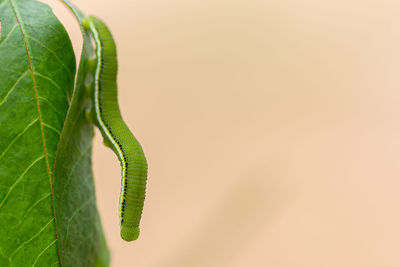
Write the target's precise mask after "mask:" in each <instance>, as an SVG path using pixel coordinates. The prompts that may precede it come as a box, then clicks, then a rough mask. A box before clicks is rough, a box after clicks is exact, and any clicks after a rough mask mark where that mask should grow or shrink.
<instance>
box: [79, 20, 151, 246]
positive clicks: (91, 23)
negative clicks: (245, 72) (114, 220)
mask: <svg viewBox="0 0 400 267" xmlns="http://www.w3.org/2000/svg"><path fill="white" fill-rule="evenodd" d="M84 24H85V26H86V27H88V28H89V29H90V31H91V33H92V36H93V39H94V41H95V44H96V69H95V77H94V94H93V99H94V101H93V107H92V116H93V115H94V116H93V117H95V118H93V119H94V123H95V125H96V126H97V127H98V128H99V129H100V131H101V133H102V135H103V138H104V144H105V145H107V146H109V147H110V148H111V149H112V150H113V151H114V152H115V153H116V154H117V156H118V158H119V160H120V163H121V168H122V181H121V195H120V200H119V218H120V227H121V237H122V239H124V240H125V241H132V240H136V239H137V238H138V237H139V223H140V218H141V216H142V210H143V204H144V198H145V193H146V181H147V161H146V158H145V156H144V153H143V150H142V147H141V145H140V144H139V142H138V141H137V140H136V138H135V137H134V136H133V134H132V133H131V131H130V130H129V128H128V127H127V125H126V124H125V122H124V121H123V120H122V116H121V112H120V110H119V106H118V99H117V82H116V79H117V64H118V63H117V54H116V45H115V42H114V39H113V37H112V35H111V32H110V30H109V29H108V28H107V26H106V25H105V24H104V23H103V22H102V21H101V20H99V19H97V18H94V17H88V18H87V19H86V20H85V22H84Z"/></svg>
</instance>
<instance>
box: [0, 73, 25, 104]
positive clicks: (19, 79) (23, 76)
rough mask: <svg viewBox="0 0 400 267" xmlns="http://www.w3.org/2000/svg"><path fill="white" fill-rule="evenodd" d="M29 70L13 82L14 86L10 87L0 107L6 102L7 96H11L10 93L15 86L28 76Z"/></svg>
mask: <svg viewBox="0 0 400 267" xmlns="http://www.w3.org/2000/svg"><path fill="white" fill-rule="evenodd" d="M28 71H29V70H26V71H25V72H24V73H23V74H22V75H21V76H19V78H18V79H17V80H16V81H15V83H14V85H13V86H12V87H11V89H10V90H9V91H8V92H7V94H6V95H5V96H4V98H3V100H1V101H0V106H1V105H3V104H4V102H6V100H7V98H8V96H9V95H10V94H11V92H12V91H14V89H15V88H16V87H17V85H18V84H19V82H20V81H21V80H22V79H23V78H25V76H26V75H27V74H28Z"/></svg>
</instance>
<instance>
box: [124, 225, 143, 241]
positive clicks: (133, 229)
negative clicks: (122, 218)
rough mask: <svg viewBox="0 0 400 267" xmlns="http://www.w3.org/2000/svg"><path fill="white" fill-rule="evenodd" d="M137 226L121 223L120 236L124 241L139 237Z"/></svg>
mask: <svg viewBox="0 0 400 267" xmlns="http://www.w3.org/2000/svg"><path fill="white" fill-rule="evenodd" d="M139 233H140V230H139V226H132V225H124V224H121V237H122V239H123V240H125V241H133V240H136V239H138V237H139Z"/></svg>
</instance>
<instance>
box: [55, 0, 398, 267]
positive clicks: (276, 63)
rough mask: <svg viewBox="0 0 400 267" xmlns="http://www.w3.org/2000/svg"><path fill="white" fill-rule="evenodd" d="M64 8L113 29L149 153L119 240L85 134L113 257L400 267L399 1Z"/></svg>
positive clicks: (138, 266) (185, 265)
mask: <svg viewBox="0 0 400 267" xmlns="http://www.w3.org/2000/svg"><path fill="white" fill-rule="evenodd" d="M47 2H52V6H53V7H54V10H55V11H56V13H57V14H58V15H59V16H60V17H61V18H62V20H63V21H64V23H65V25H66V26H67V28H68V31H69V32H70V33H71V35H72V38H73V41H74V45H75V48H76V49H78V50H79V45H80V37H79V35H80V33H79V29H78V27H77V24H76V23H75V22H74V21H73V19H72V16H71V15H70V14H69V13H68V11H66V10H65V9H64V8H62V6H61V5H60V4H59V3H58V2H57V1H54V0H51V1H50V0H48V1H47ZM74 2H75V3H76V4H77V5H78V6H79V7H80V8H81V9H82V10H83V11H84V12H86V13H88V14H89V13H90V14H96V15H97V16H98V17H100V18H102V19H104V20H105V21H106V22H107V23H108V25H109V27H110V28H111V29H112V31H113V33H114V36H115V39H116V41H117V44H118V52H119V60H120V72H119V87H120V88H119V92H120V93H119V94H120V105H121V109H122V113H123V115H124V118H125V120H126V122H127V123H128V125H129V126H130V127H131V128H132V129H133V132H134V133H135V135H136V136H137V137H138V138H139V140H141V143H142V144H143V147H144V149H145V152H146V155H147V157H148V161H149V168H150V169H149V171H150V173H149V182H148V197H147V199H146V203H145V210H144V214H143V219H142V235H141V237H140V239H139V240H138V241H137V242H133V243H125V242H123V241H122V240H121V239H120V237H119V226H118V217H117V215H118V214H117V213H118V212H117V210H118V197H119V187H120V169H119V163H118V161H117V159H116V157H115V156H114V155H113V153H112V152H111V150H109V149H107V148H106V147H104V146H102V144H101V138H100V135H99V132H97V135H96V138H95V146H94V172H95V175H96V185H97V198H98V204H99V209H100V212H101V217H102V219H103V225H104V228H105V232H106V237H107V239H108V244H109V246H110V249H111V251H112V256H113V257H112V266H113V267H124V266H129V267H130V266H135V267H147V266H149V267H204V266H206V267H208V266H212V267H214V266H215V267H217V266H218V267H221V266H222V267H224V266H229V267H239V266H240V267H244V266H261V267H263V266H272V267H281V266H282V267H294V266H296V267H298V266H299V267H302V266H304V267H322V266H323V267H338V266H345V267H347V266H348V267H354V266H362V267H368V266H374V267H392V266H393V267H398V266H400V254H399V248H400V212H399V211H400V194H399V191H400V179H399V176H400V105H399V103H400V1H398V0H393V1H390V0H375V1H369V0H362V1H361V0H331V1H329V0H327V1H321V0H297V1H295V0H279V1H278V0H252V1H249V0H168V1H167V0H118V1H117V0H113V1H109V0H108V1H106V0H75V1H74Z"/></svg>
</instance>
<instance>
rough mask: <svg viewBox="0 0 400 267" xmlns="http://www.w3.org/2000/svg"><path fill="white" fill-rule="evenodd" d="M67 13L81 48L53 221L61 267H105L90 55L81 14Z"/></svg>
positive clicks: (58, 157) (62, 146)
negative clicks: (79, 35)
mask: <svg viewBox="0 0 400 267" xmlns="http://www.w3.org/2000/svg"><path fill="white" fill-rule="evenodd" d="M69 7H70V8H71V10H72V11H73V12H74V14H75V15H76V18H77V19H78V22H79V23H80V25H81V30H82V34H83V48H82V55H81V62H80V66H79V72H78V77H77V83H76V89H75V91H74V95H73V99H72V102H71V107H70V110H69V112H68V115H67V119H66V121H65V125H64V129H63V132H62V136H61V139H60V143H59V147H58V151H57V155H56V163H55V173H54V177H55V179H54V195H55V215H56V221H57V228H58V233H59V249H60V258H61V265H62V266H108V265H109V261H110V259H109V252H108V249H107V246H106V242H105V238H104V235H103V230H102V227H101V223H100V219H99V215H98V211H97V207H96V199H95V191H94V184H93V174H92V167H91V148H92V138H93V125H92V124H91V123H89V121H88V120H87V118H86V116H85V114H86V111H88V110H89V109H90V108H91V103H92V102H91V92H90V90H88V89H90V88H87V87H88V86H89V84H91V80H90V79H91V77H93V73H90V71H89V64H88V60H89V58H91V57H92V54H93V51H94V49H93V46H92V43H91V39H90V34H89V32H88V31H86V30H84V28H83V26H82V19H83V17H84V16H83V14H82V13H81V12H79V11H78V10H77V9H76V8H74V7H73V6H72V5H70V4H69ZM89 87H90V86H89Z"/></svg>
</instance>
